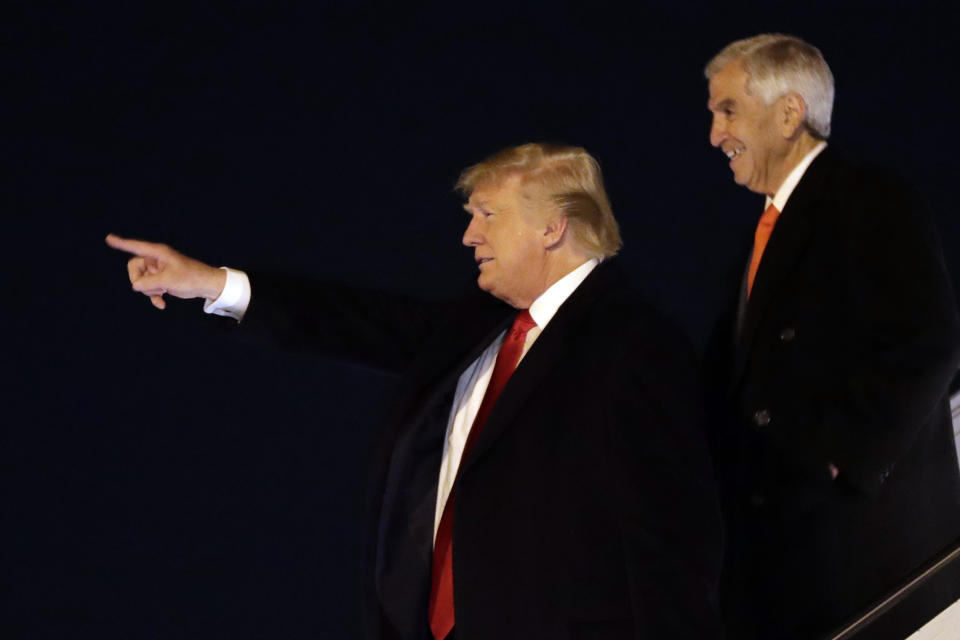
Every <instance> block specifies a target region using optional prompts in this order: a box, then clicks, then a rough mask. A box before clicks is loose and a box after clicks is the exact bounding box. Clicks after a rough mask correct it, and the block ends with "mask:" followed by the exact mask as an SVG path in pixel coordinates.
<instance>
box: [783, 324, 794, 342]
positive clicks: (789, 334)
mask: <svg viewBox="0 0 960 640" xmlns="http://www.w3.org/2000/svg"><path fill="white" fill-rule="evenodd" d="M796 335H797V331H796V330H795V329H794V328H793V327H784V328H783V331H781V332H780V340H781V341H783V342H790V341H791V340H793V339H794V338H795V337H796Z"/></svg>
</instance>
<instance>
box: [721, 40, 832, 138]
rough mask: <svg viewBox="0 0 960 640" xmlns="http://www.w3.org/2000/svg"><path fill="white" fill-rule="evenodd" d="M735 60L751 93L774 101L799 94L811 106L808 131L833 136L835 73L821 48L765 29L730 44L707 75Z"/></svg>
mask: <svg viewBox="0 0 960 640" xmlns="http://www.w3.org/2000/svg"><path fill="white" fill-rule="evenodd" d="M733 62H740V63H741V64H743V69H744V71H746V72H747V92H748V93H750V95H753V96H756V97H757V98H759V99H761V100H763V102H764V104H767V105H770V104H773V102H775V101H776V100H779V99H780V98H781V97H783V96H784V95H786V94H787V93H789V92H791V91H792V92H795V93H797V94H799V95H800V96H801V97H802V98H803V101H804V103H805V104H806V107H807V114H806V117H805V118H804V122H803V124H804V126H805V127H806V128H807V131H809V132H810V134H811V135H812V136H813V137H814V138H817V139H818V140H826V139H827V138H829V137H830V116H831V113H832V112H833V94H834V88H833V74H832V73H831V72H830V67H829V66H827V61H826V60H824V58H823V55H822V54H821V53H820V50H819V49H817V48H816V47H814V46H813V45H811V44H808V43H806V42H804V41H803V40H801V39H800V38H797V37H795V36H788V35H783V34H781V33H763V34H760V35H758V36H754V37H752V38H745V39H743V40H737V41H736V42H732V43H730V44H728V45H727V46H726V47H724V48H723V50H722V51H720V53H718V54H717V55H716V56H714V57H713V59H712V60H711V61H710V62H709V63H707V66H706V68H705V69H704V70H703V75H704V76H706V78H707V80H710V79H711V78H713V76H714V75H715V74H716V73H718V72H719V71H720V70H721V69H723V68H724V67H726V66H727V65H729V64H731V63H733Z"/></svg>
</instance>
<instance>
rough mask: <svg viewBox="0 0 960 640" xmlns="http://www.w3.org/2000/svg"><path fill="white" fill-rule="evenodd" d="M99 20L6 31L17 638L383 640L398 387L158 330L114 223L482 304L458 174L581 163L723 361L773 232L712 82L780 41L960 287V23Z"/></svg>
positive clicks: (661, 293)
mask: <svg viewBox="0 0 960 640" xmlns="http://www.w3.org/2000/svg"><path fill="white" fill-rule="evenodd" d="M75 4H76V5H81V3H75ZM88 4H91V5H96V7H97V8H90V7H83V6H77V7H75V8H73V9H60V8H52V6H51V5H40V4H37V3H29V4H17V5H13V6H12V7H10V6H8V8H7V9H6V11H5V13H6V14H7V15H6V18H5V19H4V29H3V36H2V38H3V39H2V41H3V47H4V54H5V55H4V56H3V59H4V63H5V64H4V65H3V67H4V71H3V77H4V78H5V82H4V89H5V91H4V97H3V100H2V102H3V108H4V110H6V111H7V113H8V115H7V117H6V118H5V122H4V127H3V129H4V130H5V131H6V133H5V135H4V137H5V138H6V142H5V144H4V145H3V147H4V149H5V151H6V153H5V154H3V155H4V156H5V158H4V163H5V164H6V165H7V166H6V168H5V169H4V171H3V172H4V175H5V179H4V180H3V181H2V185H3V187H2V193H3V195H4V200H5V201H6V203H7V204H5V205H4V206H3V210H4V211H3V213H4V216H3V217H4V221H5V223H6V224H5V225H4V227H5V229H6V230H7V231H6V233H5V234H4V239H5V242H4V244H5V245H6V248H7V251H6V252H5V255H4V258H3V262H4V263H5V264H4V267H3V269H2V271H3V273H4V275H3V280H4V282H5V284H4V286H3V298H2V299H3V307H2V309H3V323H4V324H5V325H6V327H7V328H6V335H7V337H8V341H7V342H8V345H7V347H6V348H5V349H4V352H5V357H3V359H2V360H3V362H4V364H3V369H2V370H3V371H5V373H6V375H5V376H4V378H5V379H6V382H3V383H2V386H0V388H2V389H3V397H4V405H5V407H6V410H5V412H4V417H2V418H0V420H2V421H3V423H4V426H3V429H2V432H0V433H2V436H0V437H2V440H0V451H2V452H3V454H2V460H3V466H2V474H3V475H2V478H3V479H2V483H0V492H2V493H0V500H2V502H0V505H2V511H0V513H2V514H3V521H2V522H0V528H2V530H3V536H2V537H3V543H2V545H0V576H2V578H0V584H2V586H3V588H4V592H3V593H2V594H0V595H2V597H0V636H2V637H4V638H45V637H51V638H71V637H99V638H193V637H196V638H200V637H202V638H265V637H273V638H276V637H282V638H307V637H312V638H354V637H357V636H358V633H359V632H358V627H359V613H358V611H359V607H358V604H357V603H358V583H359V580H358V576H359V571H360V569H359V544H358V541H359V537H360V533H361V532H360V523H359V520H360V517H359V514H360V505H361V497H362V492H363V491H362V490H363V485H364V482H365V478H366V461H367V456H368V452H369V449H370V447H371V444H372V442H373V440H374V438H375V437H376V432H377V428H376V425H377V424H378V417H379V416H380V415H381V414H382V412H383V408H384V406H385V405H386V404H387V403H388V400H389V394H390V384H391V380H390V379H389V378H387V377H385V376H382V375H380V374H377V373H374V372H370V371H365V370H362V369H357V368H351V367H347V366H343V365H339V364H335V363H329V362H323V361H316V360H312V359H308V358H306V357H302V356H297V355H289V354H274V353H268V352H265V351H263V350H259V349H255V348H251V347H248V346H244V345H241V344H238V343H236V342H233V341H231V340H230V339H228V338H226V337H224V336H222V335H219V334H218V333H217V332H216V331H214V330H213V329H212V325H213V324H215V323H213V322H211V321H210V319H209V318H207V317H206V316H204V315H203V314H202V313H201V311H200V303H199V302H197V301H189V302H182V301H173V302H171V303H170V304H169V307H168V309H167V311H165V312H163V313H161V312H158V311H156V310H155V309H153V307H151V306H150V304H149V302H148V301H147V300H146V299H145V298H143V297H141V296H139V295H134V294H132V293H130V291H129V286H128V283H127V279H126V273H125V268H124V264H125V261H126V258H125V257H124V256H122V255H121V254H119V253H116V252H114V251H111V250H109V249H108V248H107V247H106V246H105V245H104V244H103V236H104V235H105V234H106V233H107V232H115V233H119V234H121V235H129V236H132V237H139V238H146V239H151V240H155V241H160V242H166V243H169V244H171V245H173V246H175V247H177V248H178V249H180V250H182V251H183V252H185V253H187V254H189V255H193V256H196V257H198V258H200V259H202V260H205V261H208V262H211V263H214V264H217V265H219V264H229V265H231V266H236V267H238V268H245V269H251V270H253V269H269V270H273V271H283V272H292V273H305V274H313V275H317V276H322V277H325V278H333V279H339V280H343V281H348V282H352V283H356V284H361V285H367V286H374V287H379V288H382V289H387V290H392V291H399V292H407V293H411V294H415V295H419V296H425V297H434V298H436V297H444V296H448V295H453V294H456V293H457V292H459V291H461V290H463V289H464V288H465V287H470V286H473V285H472V279H473V277H474V266H473V263H472V259H471V252H470V251H468V250H466V249H464V248H463V247H462V246H460V235H461V234H462V232H463V229H464V227H465V224H466V217H465V215H464V214H463V212H462V210H461V209H460V200H459V198H458V197H457V196H456V194H454V192H453V190H452V186H453V184H454V182H455V181H456V178H457V175H458V174H459V171H460V169H462V168H463V167H465V166H467V165H469V164H472V163H474V162H476V161H478V160H480V159H482V158H483V157H485V156H487V155H488V154H490V153H492V152H493V151H496V150H497V149H499V148H501V147H504V146H507V145H513V144H518V143H522V142H527V141H534V140H544V141H556V142H566V143H574V144H579V145H583V146H585V147H586V148H587V149H589V150H590V151H591V152H593V153H594V154H595V155H596V156H597V157H598V158H599V160H600V162H601V163H602V165H603V166H604V168H605V173H606V178H607V186H608V190H609V193H610V196H611V200H612V202H613V205H614V210H615V212H617V214H618V218H619V220H620V222H621V225H622V230H623V234H624V238H625V248H624V251H623V257H622V261H623V263H624V264H625V266H626V268H627V270H628V271H629V272H630V273H631V274H632V276H633V278H634V280H635V281H636V283H637V285H638V286H639V287H640V288H641V289H642V290H643V291H645V292H646V294H647V295H648V297H650V298H651V299H652V300H653V301H654V302H655V303H656V304H657V305H658V306H660V307H661V308H662V309H664V310H665V311H666V312H667V313H669V314H671V315H672V316H674V317H675V318H676V319H677V320H678V321H679V322H680V323H681V324H682V325H683V326H684V327H685V329H686V330H687V332H688V333H689V335H690V337H691V340H692V341H693V342H694V343H695V344H696V345H698V346H702V345H703V342H704V340H705V338H706V335H707V333H708V331H709V329H710V326H711V323H712V322H713V319H714V317H715V315H716V314H717V312H718V311H719V309H720V306H721V302H722V300H721V291H720V287H721V283H722V282H723V281H724V278H725V274H726V273H727V272H728V271H729V270H730V269H731V268H735V264H736V262H737V261H738V260H739V255H740V247H741V246H743V243H744V242H745V234H749V232H750V229H751V227H752V225H753V224H754V223H755V220H756V218H757V216H758V215H759V213H760V210H761V209H762V199H761V198H760V197H759V196H756V195H753V194H750V193H749V192H747V191H746V190H743V189H741V188H738V187H737V186H736V185H734V184H733V181H732V180H731V176H730V171H729V169H728V168H727V166H726V161H725V159H724V158H723V157H722V156H721V155H720V153H719V152H718V151H716V150H714V149H712V148H711V147H710V146H709V144H708V142H707V133H708V126H709V117H708V112H707V111H706V109H705V102H706V85H705V81H704V80H703V78H702V68H703V65H704V64H705V62H706V61H707V60H708V59H709V58H710V57H711V56H712V55H713V54H714V53H715V52H716V51H717V50H719V49H720V48H721V47H722V46H723V45H724V44H726V43H727V42H729V41H730V40H733V39H736V38H740V37H745V36H749V35H753V34H755V33H758V32H762V31H784V32H788V33H794V34H797V35H800V36H802V37H804V38H806V39H808V40H810V41H811V42H813V43H814V44H816V45H818V46H819V47H820V48H821V49H822V51H823V52H824V54H825V56H826V58H827V60H828V61H829V63H830V64H831V66H832V68H833V71H834V74H835V76H836V77H837V102H836V107H835V111H834V136H833V137H832V138H831V143H832V144H835V145H836V146H838V147H842V148H844V149H846V150H848V151H850V152H853V153H854V154H858V155H860V156H863V157H867V158H871V159H874V160H877V161H880V162H882V163H885V164H888V165H892V166H895V167H898V168H899V169H900V170H902V171H903V172H904V173H906V174H907V175H908V176H909V177H910V178H911V179H913V181H914V182H916V183H917V184H918V185H919V187H920V188H921V190H922V191H923V193H924V194H925V196H926V197H927V198H928V201H929V204H930V207H931V208H932V210H933V211H934V213H935V214H936V216H937V217H938V219H939V222H940V228H941V232H942V236H943V240H944V246H945V252H946V257H947V260H948V263H949V265H950V268H951V272H952V274H953V276H954V278H955V280H956V279H957V278H960V221H958V217H957V215H956V206H955V205H956V194H955V188H956V187H955V185H956V182H957V179H958V177H960V172H958V168H960V162H958V160H957V159H956V153H957V142H958V135H957V116H956V111H957V101H956V98H955V93H956V89H955V86H956V79H955V76H956V73H957V63H958V60H960V55H958V54H960V46H958V44H957V41H956V34H957V33H958V32H960V30H958V27H960V20H958V9H957V8H956V4H955V3H954V2H949V3H948V2H944V3H939V4H937V3H934V4H919V3H909V4H907V3H904V4H903V5H902V6H900V5H899V4H897V5H895V4H892V3H889V4H885V3H877V2H873V3H864V4H862V5H858V6H854V5H848V4H843V3H834V2H822V1H811V2H805V3H795V4H794V5H782V6H772V5H771V6H767V7H766V8H764V9H759V8H756V7H753V8H750V7H749V6H747V5H738V4H735V3H734V4H731V3H722V4H719V3H718V4H716V5H714V4H707V3H686V2H664V3H655V4H653V5H649V6H645V5H632V6H631V8H629V9H623V8H619V9H612V8H610V7H604V6H603V5H596V4H591V3H587V2H554V3H550V4H544V5H531V4H526V3H521V2H515V3H510V4H504V5H490V4H483V5H477V6H468V5H466V4H460V3H450V2H427V3H419V4H405V3H396V4H389V5H387V4H384V5H381V4H378V3H373V2H353V3H342V4H330V3H319V2H318V3H308V2H302V3H263V4H262V5H258V4H253V3H232V4H231V5H230V6H226V5H224V6H222V7H218V8H211V7H209V6H189V7H184V8H183V9H177V8H174V6H173V5H170V4H168V3H162V4H161V3H157V4H156V5H155V6H153V7H144V6H141V5H140V3H126V4H125V5H119V4H118V5H116V6H114V5H105V4H103V3H88ZM197 4H198V5H199V4H200V3H197ZM892 259H896V257H892Z"/></svg>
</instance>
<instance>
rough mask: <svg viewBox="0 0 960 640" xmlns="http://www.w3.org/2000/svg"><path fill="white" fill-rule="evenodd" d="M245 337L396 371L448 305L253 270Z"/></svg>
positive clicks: (241, 327) (242, 326) (441, 318)
mask: <svg viewBox="0 0 960 640" xmlns="http://www.w3.org/2000/svg"><path fill="white" fill-rule="evenodd" d="M250 282H251V298H250V305H249V307H248V308H247V312H246V315H245V316H244V318H243V321H242V322H241V323H240V324H239V326H238V327H237V330H238V332H239V333H240V334H241V336H242V337H244V338H250V339H252V340H253V341H256V342H265V343H267V344H270V345H271V346H278V347H281V348H284V349H290V350H295V351H298V352H306V353H314V354H317V355H320V356H323V357H329V358H334V359H338V360H342V361H345V362H348V363H351V364H358V365H361V366H366V367H371V368H374V369H378V370H382V371H386V372H392V373H396V372H399V371H402V370H403V369H404V367H405V366H406V365H407V364H408V362H409V361H410V359H411V358H412V357H413V356H414V355H415V354H416V353H417V351H418V349H419V348H420V347H421V346H422V344H423V343H424V342H425V341H426V340H427V339H428V338H429V337H430V335H432V333H433V332H434V331H435V330H436V328H437V327H438V326H439V325H440V324H441V323H442V322H443V321H444V317H445V314H446V306H445V305H443V304H440V303H427V302H423V301H420V300H415V299H413V298H408V297H404V296H400V295H394V294H387V293H382V292H376V291H367V290H362V289H356V288H352V287H347V286H342V285H336V284H329V283H323V282H317V281H311V280H308V279H302V278H289V277H281V276H271V275H264V274H252V275H251V276H250Z"/></svg>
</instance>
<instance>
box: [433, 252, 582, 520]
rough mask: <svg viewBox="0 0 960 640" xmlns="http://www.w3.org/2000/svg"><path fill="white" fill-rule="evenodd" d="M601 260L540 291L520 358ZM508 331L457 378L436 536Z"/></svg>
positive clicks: (440, 487)
mask: <svg viewBox="0 0 960 640" xmlns="http://www.w3.org/2000/svg"><path fill="white" fill-rule="evenodd" d="M597 264H599V261H598V260H596V259H593V260H588V261H587V262H584V263H583V264H582V265H580V266H579V267H577V268H576V269H574V270H573V271H571V272H570V273H568V274H567V275H565V276H564V277H562V278H560V279H559V280H557V281H556V282H554V283H553V285H551V286H550V288H549V289H547V290H546V291H544V292H543V293H542V294H540V297H539V298H537V299H536V300H534V301H533V304H531V305H530V316H531V317H532V318H533V321H534V322H536V323H537V326H536V327H533V328H532V329H530V331H528V332H527V339H526V341H525V342H524V343H523V350H522V351H521V352H520V360H523V357H524V356H525V355H526V354H527V352H528V351H529V350H530V347H531V346H532V345H533V343H534V342H535V341H536V339H537V337H539V335H540V333H541V332H542V331H543V329H544V328H545V327H546V326H547V323H548V322H550V320H551V319H552V318H553V316H554V314H556V313H557V309H559V308H560V305H562V304H563V303H564V301H566V299H567V298H569V297H570V294H571V293H573V292H574V290H575V289H576V288H577V287H579V286H580V283H581V282H583V281H584V279H585V278H586V277H587V276H588V275H590V272H591V271H593V269H594V267H596V266H597ZM506 334H507V332H506V331H503V333H501V334H500V335H499V336H497V337H496V338H495V339H494V341H493V342H491V343H490V346H489V347H487V348H486V349H485V350H484V352H483V353H481V354H480V357H479V358H477V359H476V360H474V361H473V364H471V365H470V366H469V367H467V368H466V370H465V371H464V372H463V373H462V374H461V375H460V379H459V380H458V381H457V390H456V391H455V392H454V396H453V406H452V407H451V408H450V418H449V419H448V420H447V434H446V438H445V440H444V443H443V461H442V462H441V463H440V481H439V483H438V484H437V507H436V513H435V517H434V521H433V535H434V538H436V535H437V528H438V527H439V526H440V517H441V516H442V515H443V507H444V506H445V505H446V504H447V497H448V496H449V495H450V490H451V489H453V483H454V481H455V480H456V478H457V469H458V468H459V467H460V458H461V457H463V447H464V445H466V443H467V435H468V434H469V433H470V427H471V426H472V425H473V420H474V418H476V417H477V412H478V411H479V410H480V404H481V403H482V402H483V396H484V394H485V393H486V392H487V385H488V384H490V377H491V376H492V375H493V365H494V364H495V363H496V361H497V353H499V352H500V345H502V344H503V339H504V337H505V336H506Z"/></svg>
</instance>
